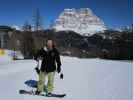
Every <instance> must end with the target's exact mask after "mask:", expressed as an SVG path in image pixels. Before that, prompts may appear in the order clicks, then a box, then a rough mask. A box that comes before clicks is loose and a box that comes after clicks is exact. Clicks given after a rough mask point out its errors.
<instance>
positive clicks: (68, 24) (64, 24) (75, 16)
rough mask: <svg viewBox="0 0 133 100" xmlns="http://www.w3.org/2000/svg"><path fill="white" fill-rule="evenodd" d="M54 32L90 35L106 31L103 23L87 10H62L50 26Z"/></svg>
mask: <svg viewBox="0 0 133 100" xmlns="http://www.w3.org/2000/svg"><path fill="white" fill-rule="evenodd" d="M52 28H54V29H56V31H67V30H70V31H74V32H77V33H80V34H81V35H85V34H86V33H89V34H90V35H92V34H94V33H96V32H101V31H104V30H106V27H105V25H104V22H103V21H102V20H101V19H100V18H99V17H97V16H96V15H95V14H94V13H93V12H92V11H91V9H89V8H81V9H74V8H73V9H64V11H63V12H62V13H61V14H60V15H59V17H58V18H57V19H56V20H55V22H54V23H53V25H52Z"/></svg>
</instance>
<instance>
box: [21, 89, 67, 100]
mask: <svg viewBox="0 0 133 100" xmlns="http://www.w3.org/2000/svg"><path fill="white" fill-rule="evenodd" d="M19 94H28V95H36V94H35V92H34V91H27V90H19ZM37 96H45V97H57V98H63V97H65V96H66V94H53V93H52V94H51V95H45V94H40V95H37Z"/></svg>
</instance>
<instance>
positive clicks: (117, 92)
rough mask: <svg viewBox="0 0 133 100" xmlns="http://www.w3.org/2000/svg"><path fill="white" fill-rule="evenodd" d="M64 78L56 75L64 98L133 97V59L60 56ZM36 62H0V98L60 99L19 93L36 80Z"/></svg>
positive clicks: (109, 99)
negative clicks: (113, 59)
mask: <svg viewBox="0 0 133 100" xmlns="http://www.w3.org/2000/svg"><path fill="white" fill-rule="evenodd" d="M61 59H62V68H63V72H64V80H60V79H59V76H58V74H56V76H55V91H54V92H56V93H66V94H67V96H66V97H65V98H63V99H62V100H133V95H132V93H133V87H132V85H133V77H132V76H133V72H132V71H133V67H132V66H133V62H132V61H111V60H101V59H78V58H73V57H61ZM36 64H37V63H36V61H33V60H21V61H13V62H10V63H8V64H6V65H0V80H1V81H0V84H1V85H0V98H1V99H4V100H60V99H58V98H46V97H39V96H29V95H20V94H18V90H19V89H26V90H31V88H29V87H27V86H25V84H24V82H25V81H26V80H30V79H37V75H36V72H35V71H34V70H33V69H34V67H35V66H36Z"/></svg>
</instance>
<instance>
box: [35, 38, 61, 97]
mask: <svg viewBox="0 0 133 100" xmlns="http://www.w3.org/2000/svg"><path fill="white" fill-rule="evenodd" d="M39 57H42V64H41V68H40V72H39V71H38V72H39V81H38V83H37V90H36V94H37V95H39V94H40V93H41V92H43V91H44V88H46V90H47V92H46V95H50V94H51V93H52V91H53V89H54V76H55V72H56V71H57V72H58V73H60V72H61V60H60V54H59V52H58V50H57V49H56V47H55V43H54V41H53V40H50V39H49V40H47V42H46V46H45V47H44V48H42V49H40V50H39V51H38V52H37V54H36V55H35V60H37V61H38V58H39ZM46 77H48V82H47V86H45V85H44V83H45V81H46ZM61 77H62V78H63V76H62V75H61Z"/></svg>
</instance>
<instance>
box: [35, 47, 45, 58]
mask: <svg viewBox="0 0 133 100" xmlns="http://www.w3.org/2000/svg"><path fill="white" fill-rule="evenodd" d="M41 56H43V49H40V50H38V51H37V53H36V54H35V56H34V60H38V58H39V57H41Z"/></svg>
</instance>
